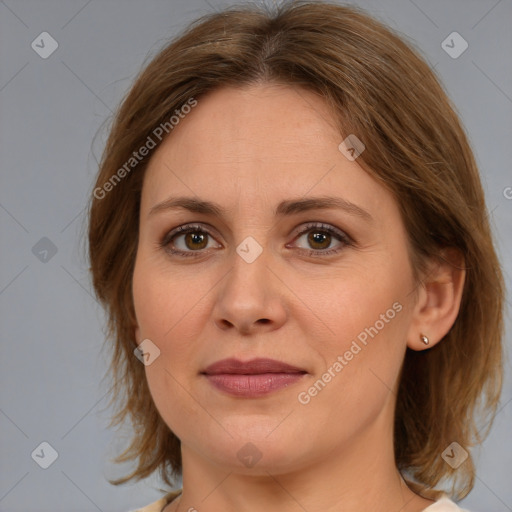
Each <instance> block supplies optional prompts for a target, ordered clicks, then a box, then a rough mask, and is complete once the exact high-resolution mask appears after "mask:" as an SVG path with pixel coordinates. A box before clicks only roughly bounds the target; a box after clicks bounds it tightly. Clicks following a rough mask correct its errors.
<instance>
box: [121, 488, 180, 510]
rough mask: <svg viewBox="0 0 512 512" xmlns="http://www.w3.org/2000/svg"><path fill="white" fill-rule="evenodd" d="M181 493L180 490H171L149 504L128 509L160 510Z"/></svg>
mask: <svg viewBox="0 0 512 512" xmlns="http://www.w3.org/2000/svg"><path fill="white" fill-rule="evenodd" d="M180 494H181V490H179V491H173V492H170V493H169V494H166V495H165V496H164V497H163V498H160V499H159V500H157V501H154V502H153V503H150V504H149V505H146V506H145V507H142V508H137V509H134V510H130V511H129V512H162V509H163V508H164V507H165V506H166V505H167V504H168V503H170V502H171V501H172V500H173V499H174V498H176V497H178V496H179V495H180Z"/></svg>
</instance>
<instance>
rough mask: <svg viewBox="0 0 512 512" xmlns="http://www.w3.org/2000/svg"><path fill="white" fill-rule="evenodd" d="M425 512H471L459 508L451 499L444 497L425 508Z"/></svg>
mask: <svg viewBox="0 0 512 512" xmlns="http://www.w3.org/2000/svg"><path fill="white" fill-rule="evenodd" d="M423 512H469V510H467V509H465V508H460V507H458V506H457V505H456V504H455V503H454V502H453V501H452V500H451V499H450V498H448V497H447V496H444V497H442V498H441V499H439V500H437V501H436V502H435V503H432V505H429V506H428V507H427V508H425V509H424V510H423Z"/></svg>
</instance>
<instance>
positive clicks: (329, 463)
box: [133, 84, 464, 512]
mask: <svg viewBox="0 0 512 512" xmlns="http://www.w3.org/2000/svg"><path fill="white" fill-rule="evenodd" d="M341 141H342V138H341V137H340V135H339V133H338V132H337V131H336V129H335V127H334V125H333V122H332V120H331V115H330V113H329V108H328V106H327V105H326V104H325V103H324V101H323V99H322V98H320V97H319V96H317V95H315V94H314V93H312V92H308V91H305V90H302V89H297V88H292V87H289V86H281V85H276V84H264V85H261V84H260V85H253V86H248V87H244V88H224V89H220V90H216V91H214V92H213V93H210V94H209V95H207V96H205V97H203V98H201V99H200V100H199V101H198V105H197V106H196V107H195V108H194V110H193V111H192V112H191V113H190V114H188V115H187V116H186V118H185V119H183V120H181V121H180V123H179V125H178V126H176V127H175V129H174V130H173V132H172V136H170V137H169V138H167V139H166V140H165V141H164V142H163V144H162V145H161V146H160V147H159V148H158V149H157V150H156V152H155V154H154V155H153V157H152V158H151V161H150V163H149V167H148V169H147V173H146V176H145V180H144V185H143V190H142V197H141V214H140V226H139V228H140V237H139V245H138V252H137V258H136V265H135V269H134V276H133V297H134V305H135V311H136V317H137V325H136V326H134V329H135V336H136V339H137V341H138V343H140V342H141V341H142V340H144V339H146V338H148V339H150V340H151V341H152V342H153V343H154V344H155V345H156V346H158V348H159V350H160V355H159V357H157V358H156V359H155V360H154V362H153V363H152V364H150V365H148V366H145V370H146V376H147V380H148V384H149V387H150V391H151V395H152V398H153V400H154V402H155V405H156V407H157V408H158V410H159V412H160V414H161V416H162V418H163V419H164V421H165V422H166V423H167V424H168V425H169V427H170V428H171V430H172V431H173V432H174V433H175V434H176V435H177V436H178V438H179V439H180V440H181V444H182V458H183V493H182V495H181V497H180V498H178V499H176V500H174V501H173V502H172V503H170V504H169V505H168V506H167V507H166V508H165V512H171V511H177V510H179V511H190V510H197V511H199V512H201V511H202V510H208V511H209V512H217V511H219V512H220V511H224V512H225V511H233V512H234V511H240V510H243V511H247V512H251V511H261V510H266V511H267V512H272V511H277V510H279V511H280V512H295V511H297V512H298V511H303V510H307V511H308V512H317V511H322V512H331V511H335V510H336V511H338V512H339V511H344V512H361V511H362V510H373V511H374V512H379V511H382V512H384V511H386V512H390V511H396V512H399V511H400V512H418V511H421V510H423V509H424V508H426V507H427V506H428V505H430V504H432V501H431V500H427V499H424V498H423V497H420V496H418V495H416V494H414V493H413V492H412V491H411V490H410V489H409V488H408V487H407V486H406V485H405V482H404V481H403V479H402V478H401V476H400V474H399V472H398V470H397V468H396V466H395V461H394V455H393V438H392V434H393V429H392V426H393V414H394V407H395V399H396V389H397V385H398V376H399V371H400V368H401V365H402V362H403V358H404V355H405V350H406V348H407V347H410V348H411V349H413V350H424V349H426V347H425V345H423V344H422V343H421V341H420V338H419V336H420V334H422V333H424V334H426V335H427V336H428V337H429V339H430V345H429V347H428V348H430V347H431V346H433V345H435V344H436V343H437V342H439V340H441V338H442V337H443V336H444V334H446V332H448V330H449V329H450V327H451V325H452V324H453V322H454V320H455V318H456V315H457V312H458V308H459V303H460V296H461V292H462V285H463V281H464V274H463V271H456V270H454V269H453V268H452V267H451V266H448V265H434V264H432V265H431V269H430V272H429V279H428V280H425V281H423V282H421V283H419V284H418V283H416V282H415V281H414V279H413V274H412V267H411V263H410V260H409V253H408V249H407V247H408V246H407V234H406V231H405V228H404V225H403V222H402V220H401V217H400V214H399V209H398V204H397V202H396V200H395V199H394V197H393V196H392V195H391V193H390V192H389V191H387V190H386V189H385V188H383V186H382V185H381V184H379V183H378V182H377V181H376V180H374V179H373V178H372V177H371V176H370V175H369V174H368V173H366V172H365V171H364V170H363V169H362V168H361V167H360V166H359V164H358V163H357V159H356V160H355V161H350V160H349V159H347V158H346V157H345V156H344V155H343V154H342V153H341V152H340V150H339V149H338V145H339V144H340V142H341ZM364 142H365V143H366V145H368V144H371V141H364ZM183 195H186V196H193V197H196V198H200V199H203V200H208V201H212V202H215V203H218V204H219V205H220V206H221V207H223V208H225V209H226V210H228V213H226V215H225V216H224V217H219V216H216V215H210V214H203V213H195V212H190V211H187V210H185V209H160V210H158V211H157V212H156V213H153V214H150V210H151V209H152V208H153V207H155V205H157V204H160V203H162V202H165V201H166V200H167V199H168V198H169V197H176V196H183ZM324 195H327V196H336V197H338V198H343V199H344V200H346V201H350V202H351V203H354V204H355V205H357V206H359V207H360V208H362V209H364V210H365V211H366V212H367V213H368V214H369V215H370V216H371V219H370V220H368V219H366V218H365V217H363V216H361V215H356V214H353V213H351V212H347V211H344V210H339V209H325V210H312V211H306V212H299V213H295V214H293V215H289V216H286V217H282V218H277V217H275V216H274V213H273V212H274V209H275V207H276V206H277V204H278V203H279V202H280V201H283V200H287V199H300V198H311V197H317V196H324ZM310 222H321V223H323V224H325V225H329V226H334V227H336V228H338V229H339V230H341V231H342V232H344V233H346V234H348V235H349V236H350V237H351V238H352V240H353V242H351V243H348V244H345V243H343V242H340V241H339V240H338V239H337V238H336V237H335V236H329V234H326V233H325V231H322V230H321V229H320V230H319V229H315V228H313V229H312V230H310V231H307V232H306V233H305V234H302V235H298V231H299V229H301V228H303V227H304V226H305V225H306V224H307V223H310ZM187 223H194V224H200V225H201V227H202V228H204V229H206V230H209V232H210V233H211V236H210V235H206V240H204V241H201V240H199V242H198V239H197V238H196V239H192V240H190V237H188V239H187V238H186V235H181V236H178V238H175V239H174V241H171V242H169V246H168V247H167V249H169V247H170V246H172V245H173V244H174V245H173V248H174V249H181V250H183V251H188V252H189V253H190V252H196V253H200V256H199V257H180V256H177V255H173V254H171V253H170V252H169V251H168V250H166V249H165V248H162V247H161V245H159V242H161V240H162V239H163V238H164V237H165V236H166V234H168V233H169V232H170V231H171V230H173V229H174V228H176V227H178V226H183V225H185V224H187ZM318 231H320V232H321V233H323V234H324V235H325V234H326V238H325V239H320V241H319V242H318V241H317V242H316V243H315V239H311V236H312V234H313V233H315V232H318ZM203 234H204V233H203ZM308 234H309V238H308ZM196 236H197V235H196ZM247 237H253V238H254V239H255V240H256V241H257V242H258V244H259V245H260V246H261V248H262V253H261V254H260V255H259V256H258V257H257V258H256V259H255V261H253V262H252V263H248V262H247V261H246V260H244V259H243V258H242V257H241V256H240V255H239V254H238V253H237V251H236V248H237V247H238V246H239V245H240V244H241V243H242V242H243V241H244V240H245V239H246V238H247ZM316 240H318V239H316ZM324 240H325V241H324ZM187 243H188V245H187ZM312 249H313V250H314V249H316V250H317V253H315V254H314V255H310V254H308V252H310V251H311V250H312ZM329 249H339V252H337V253H335V254H330V255H327V256H325V255H322V254H321V252H322V251H324V252H325V251H326V250H329ZM308 250H309V251H308ZM397 302H398V303H399V304H400V305H401V306H402V309H401V311H400V312H398V313H396V315H395V316H394V318H393V319H391V320H389V321H388V322H385V324H384V327H383V328H381V329H380V330H379V331H378V334H377V335H376V336H375V337H374V338H368V342H367V345H366V346H364V345H361V344H359V345H361V347H362V349H361V350H360V352H358V353H357V354H356V355H354V357H353V359H352V360H350V361H348V364H347V365H346V366H344V367H343V369H342V370H341V371H340V372H338V373H336V376H335V377H333V378H332V379H331V381H330V382H328V384H327V385H326V386H325V387H324V388H323V389H322V390H321V391H320V392H318V393H317V395H316V396H314V397H311V400H310V401H309V403H307V404H302V403H300V402H299V400H298V394H299V393H300V392H304V391H307V390H308V388H310V387H311V386H312V385H313V384H314V383H315V382H316V381H318V379H319V378H321V377H322V375H323V374H324V373H325V372H326V371H327V370H328V368H329V367H331V368H332V366H333V363H334V362H335V361H336V360H337V358H338V356H340V355H341V356H343V354H344V353H345V352H346V351H347V350H348V349H349V348H350V347H351V343H352V341H353V340H355V339H356V338H357V336H358V334H360V333H361V332H362V331H364V330H365V328H368V327H370V326H374V325H375V324H376V321H377V320H379V319H380V318H381V316H380V315H382V314H385V313H386V311H388V310H389V309H390V308H392V305H393V304H396V303H397ZM379 325H380V324H379ZM227 357H236V358H238V359H241V360H244V361H246V360H249V359H252V358H254V357H268V358H273V359H277V360H280V361H284V362H286V363H288V364H292V365H294V366H298V367H300V368H303V369H305V370H306V371H307V374H306V375H304V376H303V377H302V379H301V381H300V382H298V383H295V384H292V385H290V386H289V387H287V388H285V389H281V390H279V391H277V392H274V393H272V394H270V395H268V396H266V397H260V398H240V397H232V396H229V395H227V394H225V393H222V392H220V391H218V390H217V389H215V388H214V387H212V386H211V385H210V383H209V382H208V381H207V379H206V378H205V377H204V376H203V375H200V372H201V370H203V369H204V368H205V367H206V366H207V365H209V364H211V363H213V362H215V361H218V360H220V359H224V358H227ZM247 442H251V443H252V444H253V445H254V446H255V447H256V449H257V453H259V454H260V455H261V459H260V460H259V461H258V462H257V463H256V464H255V465H254V466H253V467H247V466H246V465H245V464H244V463H243V462H242V461H241V460H239V458H238V457H237V452H238V451H239V450H240V449H241V448H242V447H243V446H244V445H245V444H246V443H247Z"/></svg>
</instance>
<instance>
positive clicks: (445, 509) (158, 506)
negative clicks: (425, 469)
mask: <svg viewBox="0 0 512 512" xmlns="http://www.w3.org/2000/svg"><path fill="white" fill-rule="evenodd" d="M165 504H166V500H165V498H162V499H160V500H158V501H155V502H153V503H150V504H149V505H147V506H146V507H143V508H139V509H137V510H133V511H131V512H161V510H162V508H163V507H164V506H165ZM423 512H469V510H466V509H465V508H460V507H458V506H457V505H456V504H455V503H454V502H453V501H452V500H451V499H450V498H448V496H446V495H445V496H443V497H442V498H440V499H439V500H437V501H436V502H435V503H432V505H429V506H428V507H427V508H425V509H423Z"/></svg>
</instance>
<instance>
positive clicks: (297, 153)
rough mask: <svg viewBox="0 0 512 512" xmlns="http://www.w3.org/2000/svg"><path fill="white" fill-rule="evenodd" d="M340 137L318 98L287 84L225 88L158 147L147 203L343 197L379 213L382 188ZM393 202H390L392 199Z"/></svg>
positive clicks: (206, 98)
mask: <svg viewBox="0 0 512 512" xmlns="http://www.w3.org/2000/svg"><path fill="white" fill-rule="evenodd" d="M341 142H342V136H341V135H340V133H339V131H338V130H337V129H336V125H335V121H334V116H333V114H332V112H330V110H329V106H328V104H327V103H326V102H325V100H324V99H323V98H321V97H320V96H318V95H317V94H315V93H313V92H311V91H308V90H305V89H298V88H296V87H289V86H283V85H275V84H272V85H268V84H267V85H253V86H246V87H243V88H223V89H219V90H216V91H213V92H211V93H209V94H207V95H205V96H204V97H202V98H200V99H198V104H197V106H196V107H195V108H194V109H193V110H192V111H191V112H190V113H189V114H187V115H186V116H184V118H183V119H181V120H180V122H179V124H178V125H177V126H176V127H175V128H174V129H173V131H172V133H171V135H170V136H169V137H167V139H165V140H164V142H163V143H162V144H161V145H160V147H159V148H158V149H157V151H156V152H155V154H154V155H153V157H152V158H151V161H150V163H149V166H148V168H147V171H146V177H145V180H144V188H143V205H145V207H146V208H148V207H151V205H152V204H155V203H156V202H158V201H162V200H163V199H165V198H166V197H167V196H168V195H170V194H173V195H174V194H175V195H183V194H186V195H194V194H195V195H198V196H201V198H207V199H210V200H213V201H216V202H219V201H220V202H225V203H230V204H226V208H229V207H231V206H233V207H234V208H235V202H236V203H237V204H240V202H242V201H243V204H245V205H252V206H254V207H257V206H258V204H259V203H261V202H262V201H263V199H265V200H266V202H267V203H268V204H269V205H274V204H277V202H279V201H280V200H281V199H282V198H283V197H284V196H286V197H289V196H290V197H299V196H305V195H306V194H309V193H311V194H313V195H319V194H320V195H321V194H323V195H327V194H329V195H333V193H334V194H336V193H338V194H339V195H340V196H342V197H343V198H344V199H347V200H349V201H352V202H357V201H362V200H363V198H362V197H361V196H362V195H364V196H366V197H365V199H364V201H365V202H366V204H367V205H368V203H371V204H370V206H372V204H373V206H374V207H375V208H378V207H379V203H382V201H383V200H385V199H386V198H385V197H383V195H382V191H383V189H382V187H381V186H380V185H379V184H378V183H377V182H376V181H375V180H374V179H373V178H371V177H370V176H369V175H368V174H367V173H366V172H365V171H363V169H362V168H361V167H360V166H359V165H358V163H357V161H350V160H349V159H347V158H346V157H345V156H344V155H343V154H342V153H341V152H340V150H339V149H338V146H339V144H340V143H341ZM388 199H389V198H388Z"/></svg>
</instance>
